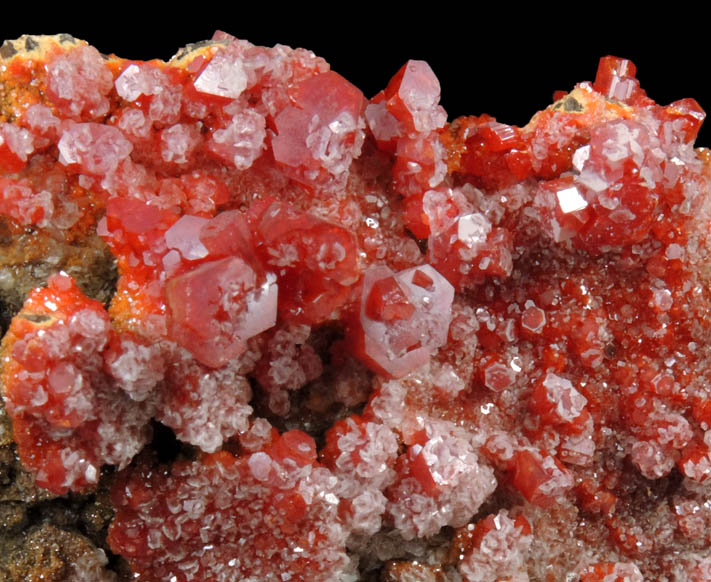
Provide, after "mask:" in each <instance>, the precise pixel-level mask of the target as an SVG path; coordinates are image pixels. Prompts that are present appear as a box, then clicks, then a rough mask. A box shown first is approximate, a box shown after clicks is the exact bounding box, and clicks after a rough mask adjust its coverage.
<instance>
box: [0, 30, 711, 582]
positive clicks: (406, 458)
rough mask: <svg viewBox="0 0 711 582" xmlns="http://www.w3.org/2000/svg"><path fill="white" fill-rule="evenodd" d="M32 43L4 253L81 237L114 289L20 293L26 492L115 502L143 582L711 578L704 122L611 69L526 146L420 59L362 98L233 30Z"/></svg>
mask: <svg viewBox="0 0 711 582" xmlns="http://www.w3.org/2000/svg"><path fill="white" fill-rule="evenodd" d="M18 42H20V41H18ZM28 46H30V47H32V48H27V47H28ZM24 47H25V50H24V51H22V50H18V49H17V48H16V46H15V44H9V45H7V46H6V47H5V48H4V51H3V52H2V54H3V56H4V59H5V60H4V61H3V62H4V68H3V69H2V70H0V85H2V93H1V94H2V95H3V100H2V102H0V115H1V118H0V170H1V172H2V175H0V215H1V217H0V220H2V225H3V229H4V230H3V232H6V236H5V238H8V240H20V239H21V237H22V236H27V235H28V233H36V234H34V235H33V236H38V237H39V236H42V237H45V238H44V239H42V240H51V241H54V244H56V245H65V246H78V247H80V248H84V247H89V246H90V245H96V244H100V245H101V246H102V248H105V249H106V252H107V253H110V254H111V256H112V257H113V258H114V259H115V262H116V265H117V269H118V280H117V282H116V285H115V290H114V292H113V294H112V297H111V300H110V302H109V303H108V304H107V305H104V304H102V303H101V302H99V301H96V300H95V299H91V298H89V297H87V296H86V295H85V293H84V292H83V291H82V290H81V288H80V286H79V285H77V281H75V280H74V279H73V278H72V277H70V276H69V275H68V274H66V273H64V272H59V273H56V274H53V275H52V276H51V277H49V278H48V279H47V281H46V283H45V284H44V285H42V286H40V287H38V288H37V289H35V290H34V291H32V292H31V293H30V294H29V297H28V298H27V300H26V302H25V304H24V307H23V308H22V309H21V310H20V311H19V313H17V314H16V315H15V317H14V319H13V320H12V322H11V324H10V325H9V329H8V332H7V334H6V336H5V338H4V340H3V344H2V358H3V360H2V390H3V401H4V406H5V409H6V411H7V413H8V415H9V416H10V418H11V420H12V425H13V431H14V440H15V443H16V446H17V451H18V454H19V457H20V459H21V461H22V463H23V465H24V467H25V468H26V470H27V471H29V472H30V473H31V475H33V477H34V479H35V480H36V482H37V484H39V485H40V486H41V487H44V488H46V489H48V490H49V491H51V492H53V493H54V494H57V495H64V494H67V493H68V492H70V491H71V492H91V491H94V490H95V489H96V487H97V486H104V485H105V486H106V487H108V488H110V490H111V493H110V500H111V501H110V503H111V506H112V507H113V511H114V515H113V519H112V523H111V525H110V527H109V528H108V535H107V549H108V550H110V551H111V552H113V553H114V554H115V555H117V556H120V557H122V559H124V560H125V561H126V562H127V564H128V566H127V569H130V570H131V571H132V573H133V575H134V577H135V579H138V580H145V581H147V582H149V581H154V580H155V581H171V582H188V581H191V580H201V581H202V580H204V581H226V580H235V579H240V580H246V581H257V580H259V581H260V582H261V581H274V582H276V581H280V582H286V581H304V582H305V581H307V580H308V581H310V582H312V581H321V582H334V581H340V582H354V581H356V580H369V581H372V580H381V581H383V582H406V581H407V582H412V581H415V582H421V581H430V582H432V581H436V582H462V581H464V582H492V581H494V580H497V581H510V582H513V581H515V582H525V581H527V580H531V581H543V580H546V581H549V580H580V581H581V582H603V581H605V582H610V581H619V582H623V581H626V582H641V581H642V580H674V581H679V582H682V581H684V582H685V581H688V582H704V581H711V537H710V536H709V533H708V532H709V531H711V529H710V526H711V510H709V507H710V506H711V479H710V478H709V477H710V476H711V432H709V430H710V429H711V394H710V393H709V388H708V386H709V385H710V381H711V367H710V366H709V362H710V361H711V359H710V358H711V342H710V339H711V336H710V333H709V324H708V322H709V321H711V319H709V316H710V314H709V311H710V308H711V297H710V296H709V291H708V289H709V283H710V278H711V270H710V269H709V266H708V265H709V260H710V256H709V255H710V253H709V250H710V245H711V239H710V238H709V232H710V231H709V226H710V225H711V167H710V165H709V164H710V160H711V156H710V155H709V153H708V152H707V151H706V150H704V149H695V148H694V140H695V138H696V135H697V133H698V130H699V127H700V125H701V123H702V121H703V119H704V113H703V111H702V110H701V108H700V107H699V106H698V104H697V103H696V102H695V101H694V100H693V99H681V100H679V101H676V102H674V103H672V104H670V105H659V104H656V103H655V102H654V101H653V100H652V99H651V98H650V97H648V96H647V95H646V93H645V92H644V91H643V90H642V89H641V87H640V82H639V80H638V79H637V78H636V70H635V67H634V65H633V64H632V63H631V62H629V61H627V60H624V59H620V58H616V57H604V58H603V59H602V60H601V62H600V66H599V69H598V71H597V75H596V77H595V81H594V82H592V83H589V82H583V83H580V84H578V85H577V86H575V88H573V89H572V91H570V92H569V93H559V94H556V100H555V102H554V103H553V104H552V105H551V106H550V107H548V108H547V109H546V110H544V111H541V112H539V113H537V114H535V115H534V116H533V118H532V119H531V121H530V123H529V124H527V125H526V126H525V127H522V128H519V127H514V126H510V125H506V124H504V123H501V122H498V121H496V120H495V119H494V118H493V117H490V116H488V115H481V116H478V117H462V118H459V119H456V120H453V121H451V122H448V121H447V116H446V113H445V111H444V110H443V108H442V107H441V106H440V105H439V93H440V88H439V83H438V81H437V78H436V76H435V73H434V72H433V71H432V69H431V68H430V67H429V65H427V63H425V62H423V61H409V62H407V63H405V64H404V65H403V67H402V68H401V69H400V71H398V72H396V74H395V76H394V77H393V78H392V80H391V81H390V82H389V83H388V84H387V87H386V88H385V89H383V90H382V91H381V92H379V93H378V94H377V95H375V96H373V97H372V99H368V98H367V97H368V96H364V95H363V93H362V92H361V91H360V90H359V89H357V88H356V87H355V86H354V85H352V84H351V83H350V82H349V81H347V80H346V79H345V78H344V77H342V76H341V75H339V74H338V73H336V72H334V71H331V70H330V67H329V65H328V64H327V63H326V62H325V61H324V60H323V59H320V58H318V57H316V56H315V55H313V54H312V53H310V52H308V51H305V50H301V49H298V50H293V49H290V48H288V47H284V46H280V45H277V46H276V47H274V48H262V47H256V46H253V45H251V44H250V43H248V42H246V41H241V40H237V39H235V38H233V37H231V36H230V35H227V34H225V33H216V35H215V37H214V38H213V39H212V41H210V42H207V43H203V44H201V45H197V46H194V47H192V48H191V49H190V50H187V49H186V50H184V51H182V52H181V53H179V54H178V55H176V57H174V58H173V59H172V60H171V61H169V62H168V63H164V62H160V61H149V62H140V61H130V60H125V59H120V58H118V57H115V56H110V57H103V56H102V55H100V54H99V53H98V51H96V50H95V49H94V48H92V47H90V46H87V45H86V44H85V43H82V42H80V41H76V40H74V39H72V38H71V37H67V36H62V37H44V38H40V39H36V40H32V42H31V43H27V41H25V42H24ZM30 81H31V82H30ZM13 237H14V238H13ZM23 240H24V239H23ZM45 244H46V243H45ZM28 256H29V255H28ZM28 260H29V259H28ZM47 262H48V263H49V264H52V263H51V261H49V258H48V260H47ZM87 270H88V268H87ZM77 272H78V273H81V269H78V270H77ZM2 275H3V277H5V278H7V277H9V276H10V275H7V274H5V273H4V272H3V273H2ZM84 276H85V277H87V278H88V277H90V274H89V273H85V275H84ZM77 279H78V283H79V284H83V283H85V282H84V281H82V277H81V276H78V277H77ZM1 280H2V281H4V280H5V279H1ZM161 425H162V427H168V429H170V431H171V434H172V436H174V437H175V440H174V441H173V445H172V449H170V450H169V449H168V448H166V447H165V446H164V445H162V444H161V442H160V441H159V439H153V438H152V432H153V430H154V429H156V427H160V426H161ZM160 431H162V432H167V429H166V428H160ZM97 555H98V554H97ZM92 567H93V568H96V567H97V566H96V564H94V565H93V566H92ZM124 571H126V569H124ZM105 572H106V576H107V577H108V578H110V577H111V576H113V575H112V574H111V573H110V572H109V570H105Z"/></svg>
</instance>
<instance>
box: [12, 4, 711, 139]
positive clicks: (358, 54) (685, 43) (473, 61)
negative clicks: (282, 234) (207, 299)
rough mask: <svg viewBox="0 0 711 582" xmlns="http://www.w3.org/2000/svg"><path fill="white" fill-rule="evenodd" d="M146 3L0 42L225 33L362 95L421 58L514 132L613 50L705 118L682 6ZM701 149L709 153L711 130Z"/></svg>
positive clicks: (48, 20) (662, 96)
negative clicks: (311, 63) (284, 51)
mask: <svg viewBox="0 0 711 582" xmlns="http://www.w3.org/2000/svg"><path fill="white" fill-rule="evenodd" d="M64 6H67V5H64ZM151 6H152V8H150V9H149V10H148V12H145V11H144V12H141V7H140V4H136V3H133V4H123V5H116V4H113V5H111V4H93V5H92V8H91V9H90V10H87V11H82V10H79V9H76V10H74V12H73V13H72V14H69V13H68V12H66V11H63V12H62V11H57V13H56V14H48V13H47V12H42V13H39V14H35V15H32V14H31V12H32V10H31V9H30V10H28V11H27V13H24V14H23V13H20V14H19V15H17V16H15V15H13V16H12V17H9V18H8V17H7V15H5V16H6V17H5V18H4V19H3V22H2V24H0V36H2V37H3V38H16V37H18V36H20V35H21V34H23V33H30V34H40V33H44V34H54V33H58V32H68V33H70V34H73V35H74V36H76V37H78V38H82V39H84V40H86V41H88V42H89V43H90V44H93V45H94V46H96V47H97V48H98V49H99V50H100V51H101V52H104V53H114V54H117V55H119V56H121V57H125V58H131V59H141V60H148V59H151V58H161V59H165V60H167V59H169V58H170V57H171V56H172V55H173V54H175V52H176V51H177V50H178V49H179V48H180V47H182V46H184V45H185V44H188V43H190V42H196V41H199V40H204V39H206V38H209V37H211V36H212V34H213V32H214V31H215V30H216V29H222V30H225V31H226V32H229V33H231V34H233V35H235V36H237V37H239V38H243V39H246V40H249V41H251V42H253V43H254V44H260V45H266V46H272V45H274V44H276V43H282V44H287V45H290V46H294V47H303V48H308V49H311V50H313V51H314V52H315V53H316V54H318V55H319V56H322V57H324V58H325V59H326V60H327V61H328V62H329V63H330V64H331V67H332V68H333V69H334V70H336V71H337V72H339V73H341V74H342V75H344V76H345V77H346V78H348V79H349V80H350V81H351V82H353V83H354V84H355V85H357V86H358V87H359V88H361V89H362V90H363V92H364V93H365V94H366V96H367V97H372V96H373V95H374V94H375V93H377V92H378V91H379V90H380V89H382V88H383V87H385V85H386V84H387V82H388V80H389V79H390V77H391V76H392V75H393V74H394V73H395V72H396V71H397V70H398V69H399V68H400V66H402V64H403V63H404V62H405V61H406V60H407V59H423V60H426V61H427V62H429V64H430V65H431V67H432V69H433V70H434V71H435V73H436V74H437V76H438V78H439V80H440V83H441V85H442V105H443V106H444V107H445V109H446V110H447V112H448V114H449V117H450V119H453V118H455V117H458V116H460V115H480V114H482V113H488V114H490V115H493V116H495V117H496V118H497V119H498V120H499V121H502V122H506V123H511V124H516V125H524V124H525V123H526V122H527V121H528V119H530V117H531V116H532V115H533V114H534V113H535V112H536V111H538V110H539V109H542V108H544V107H546V106H547V105H548V104H550V103H551V100H552V95H553V92H554V91H555V90H559V89H561V90H566V91H567V90H570V89H572V87H573V86H574V85H575V84H576V83H577V82H580V81H585V80H590V81H591V80H593V79H594V77H595V71H596V68H597V63H598V60H599V58H600V57H601V56H603V55H606V54H614V55H617V56H622V57H625V58H628V59H630V60H632V61H633V62H634V63H635V64H636V65H637V76H638V78H639V79H640V82H641V85H642V88H644V89H645V90H646V91H647V93H648V95H649V96H650V97H652V98H653V99H654V100H655V101H657V102H658V103H660V104H668V103H671V102H672V101H675V100H677V99H681V98H684V97H694V98H695V99H696V100H697V101H698V102H699V103H700V105H701V106H702V107H703V108H704V109H705V110H706V111H709V112H711V48H709V47H711V43H710V42H708V40H709V38H711V31H710V30H707V28H705V23H704V20H705V18H704V17H703V16H702V15H700V14H695V13H694V12H692V11H691V9H687V8H676V7H673V6H665V7H664V8H663V9H662V10H663V12H660V11H659V9H656V10H657V11H658V12H657V13H656V14H655V13H654V12H653V9H651V8H649V9H644V8H640V9H639V11H638V12H635V13H630V14H623V13H622V11H621V7H618V6H614V5H610V4H605V5H603V4H601V3H598V4H592V3H587V4H580V5H574V4H568V5H561V4H559V5H556V8H555V9H547V8H543V7H541V8H540V9H539V10H538V11H536V10H535V9H534V10H530V11H529V12H527V13H526V14H523V13H522V12H520V11H519V9H517V8H515V7H513V5H508V4H503V3H502V4H500V5H499V6H495V7H491V6H489V7H487V8H486V9H482V8H481V6H473V5H472V6H470V7H469V8H464V9H462V8H457V9H454V8H451V7H449V6H448V5H447V4H445V3H439V4H430V5H429V6H428V7H427V8H420V9H415V8H413V7H409V8H407V7H404V6H401V5H397V4H386V3H383V4H381V5H379V6H375V7H374V6H370V5H368V6H363V5H359V4H346V3H341V4H338V3H331V4H329V5H328V6H327V8H325V9H319V8H316V7H314V6H312V5H308V6H305V5H302V6H296V5H293V4H291V5H289V8H287V9H283V8H279V7H278V5H277V4H272V3H269V4H267V3H264V5H257V4H255V5H247V4H244V3H240V4H239V5H238V8H241V9H234V8H233V9H232V10H231V11H230V10H229V9H225V8H220V7H218V6H217V5H215V4H209V3H203V4H202V5H201V4H200V3H191V4H190V5H189V7H188V8H179V7H178V6H177V5H171V6H169V7H167V8H166V9H164V10H161V9H160V8H159V7H156V6H154V5H151ZM220 6H223V7H224V6H227V5H225V4H222V3H221V4H220ZM242 9H243V10H242ZM386 10H388V11H390V12H387V13H386V12H385V11H386ZM706 26H707V27H708V26H711V25H706ZM707 125H708V126H711V121H709V122H708V123H707ZM697 145H703V146H711V129H709V127H705V128H704V129H702V132H701V135H700V137H699V140H698V141H697Z"/></svg>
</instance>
